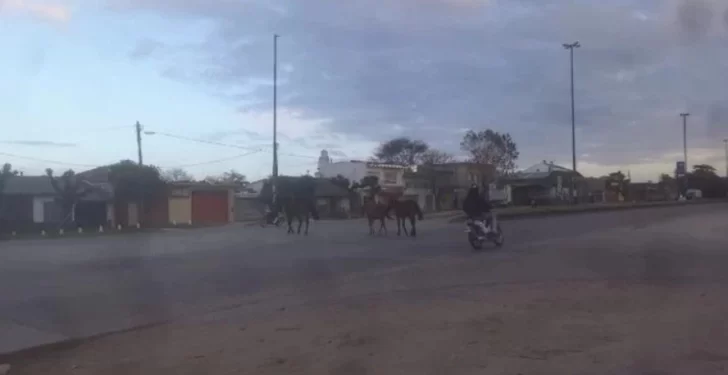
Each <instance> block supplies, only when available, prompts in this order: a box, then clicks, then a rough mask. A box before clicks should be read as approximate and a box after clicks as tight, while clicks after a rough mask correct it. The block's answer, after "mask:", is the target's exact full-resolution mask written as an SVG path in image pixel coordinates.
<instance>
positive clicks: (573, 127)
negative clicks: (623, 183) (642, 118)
mask: <svg viewBox="0 0 728 375" xmlns="http://www.w3.org/2000/svg"><path fill="white" fill-rule="evenodd" d="M563 46H564V48H565V49H567V50H569V61H570V62H571V65H570V67H571V168H572V170H573V171H574V173H576V110H575V108H574V49H575V48H579V47H581V44H579V42H578V41H576V42H574V43H564V44H563ZM571 194H572V195H573V196H574V199H576V185H575V183H574V179H573V178H572V180H571Z"/></svg>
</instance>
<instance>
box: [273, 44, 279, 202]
mask: <svg viewBox="0 0 728 375" xmlns="http://www.w3.org/2000/svg"><path fill="white" fill-rule="evenodd" d="M278 38H279V36H278V34H275V35H273V180H274V181H275V180H276V179H277V178H278ZM273 186H274V188H273V189H274V191H275V183H274V184H273Z"/></svg>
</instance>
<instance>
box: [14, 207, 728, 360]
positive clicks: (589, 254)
mask: <svg viewBox="0 0 728 375" xmlns="http://www.w3.org/2000/svg"><path fill="white" fill-rule="evenodd" d="M726 219H728V205H725V204H716V205H700V206H689V207H671V208H657V209H641V210H634V211H618V212H606V213H593V214H578V215H570V216H558V217H544V218H534V219H524V220H516V221H508V222H504V223H503V227H504V231H505V235H506V247H505V248H504V249H503V250H500V251H498V252H487V253H485V254H474V253H473V252H472V251H471V250H470V249H469V246H468V244H467V242H466V238H465V235H464V233H462V229H463V228H462V226H461V225H456V224H455V225H454V224H447V223H446V221H445V220H429V221H428V220H425V221H423V222H421V223H420V228H419V236H418V238H416V239H412V238H404V237H397V236H396V235H395V234H394V232H395V231H393V230H391V228H390V234H389V236H386V237H375V238H372V237H370V236H368V235H367V233H368V229H367V228H366V225H365V224H364V222H362V221H322V222H316V223H314V224H312V226H311V234H310V236H308V237H303V236H290V235H286V234H285V229H282V228H265V229H261V228H259V227H246V226H243V225H233V226H228V227H223V228H209V229H198V230H179V231H167V232H164V233H147V234H139V235H130V236H110V237H98V238H91V239H63V240H37V241H16V242H2V243H0V249H1V250H0V353H3V352H11V351H16V350H18V349H22V348H25V347H31V346H35V345H38V344H42V343H47V342H53V341H58V340H64V339H67V338H73V337H84V336H90V335H95V334H98V333H103V332H109V331H117V330H122V329H127V328H132V327H135V326H139V325H144V324H148V323H154V322H163V321H170V320H173V319H180V318H184V317H192V316H198V315H200V314H208V315H209V316H212V317H217V318H224V317H225V316H226V314H233V315H234V314H238V312H236V311H235V307H236V306H239V305H240V302H239V301H242V300H246V298H257V297H256V296H261V295H266V294H267V295H276V293H277V295H278V296H280V298H279V299H271V300H269V302H270V301H273V302H272V303H275V304H282V303H284V302H283V301H285V303H307V302H310V301H314V300H326V299H330V298H332V296H341V297H345V296H346V295H357V294H358V295H361V294H367V293H369V294H376V293H384V292H389V291H392V290H397V289H398V288H400V287H403V288H404V287H406V288H410V289H411V288H415V289H416V288H428V287H432V288H436V287H439V286H442V285H468V284H488V283H524V282H537V281H539V280H546V279H554V278H556V277H557V276H558V278H563V279H565V280H571V279H573V280H580V279H614V280H645V279H647V280H655V281H659V280H662V278H664V277H668V276H669V277H679V278H682V279H684V280H693V279H698V278H706V279H710V280H713V281H715V282H722V281H723V280H724V276H723V275H724V273H725V272H724V270H725V269H726V268H728V256H726V255H725V254H724V253H723V252H722V251H719V250H718V249H723V250H724V249H728V237H726V236H725V233H726V230H728V226H727V225H726V223H727V222H728V220H726ZM716 223H718V224H716ZM391 226H392V225H391V224H390V227H391ZM615 236H617V237H619V238H616V237H615ZM666 239H670V242H669V246H670V247H668V248H665V250H664V251H666V252H669V253H670V254H672V255H674V257H673V258H672V260H671V261H670V262H668V263H665V264H662V263H660V262H665V260H664V259H663V258H661V257H660V256H658V255H655V254H653V253H651V252H648V253H645V254H641V255H640V256H643V257H645V259H650V258H649V257H651V256H652V257H653V258H654V259H655V262H653V263H649V262H648V263H644V262H643V263H634V262H632V261H631V260H630V259H632V258H630V257H623V256H621V255H619V254H618V253H615V252H614V251H613V250H614V249H612V244H611V243H610V241H612V240H614V243H615V244H616V243H622V244H623V243H632V244H633V245H634V246H638V248H639V246H648V245H649V244H651V243H653V242H659V243H660V244H661V246H663V245H664V246H667V244H668V242H665V241H666ZM577 240H578V241H581V242H578V244H576V243H573V242H570V241H577ZM645 248H647V247H645ZM650 249H652V250H650V251H658V252H659V251H660V250H659V249H657V250H654V249H653V248H652V247H650ZM561 256H568V257H569V258H568V259H569V261H568V262H565V261H564V258H560V257H561ZM676 259H677V260H679V261H680V262H679V263H677V264H676V263H673V262H674V261H675V260H676ZM706 259H707V261H706ZM448 262H465V263H464V265H463V266H462V267H465V268H466V269H467V270H469V271H474V270H475V271H476V272H465V271H463V272H459V271H458V272H456V271H452V272H449V271H448V267H447V266H446V265H447V264H449V263H448ZM520 262H523V267H520V268H512V267H511V268H503V269H500V268H498V267H499V265H502V264H504V263H508V264H520ZM433 264H434V265H438V264H442V265H443V266H442V267H440V268H439V269H441V272H438V273H437V274H434V273H431V272H428V273H424V274H423V273H418V272H415V271H412V272H409V271H408V272H406V273H405V276H404V279H403V278H402V277H403V276H402V274H401V272H400V273H398V274H397V275H398V276H397V277H398V278H397V279H396V280H395V279H392V278H389V277H388V276H387V275H391V273H392V272H397V271H398V270H404V269H415V270H416V269H417V267H418V266H422V267H427V265H430V266H432V265H433ZM585 265H586V266H585ZM468 267H470V268H468ZM473 267H474V268H473ZM436 269H438V268H437V267H436ZM481 270H482V271H481ZM504 270H507V271H504ZM357 280H358V281H357ZM211 312H217V313H214V314H210V313H211Z"/></svg>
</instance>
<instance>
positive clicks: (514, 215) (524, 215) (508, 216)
mask: <svg viewBox="0 0 728 375" xmlns="http://www.w3.org/2000/svg"><path fill="white" fill-rule="evenodd" d="M719 203H728V200H726V199H708V200H699V201H693V202H667V203H666V202H660V203H637V204H615V205H611V206H596V207H594V206H591V207H590V206H586V205H584V206H582V207H580V208H578V209H568V208H563V209H555V210H549V209H545V210H542V211H530V212H529V211H526V212H510V213H509V212H501V213H499V212H498V209H495V210H494V212H495V213H496V214H497V215H498V219H499V220H518V219H529V218H537V217H544V216H562V215H577V214H588V213H596V212H611V211H620V210H639V209H645V208H669V207H679V206H693V205H704V204H719ZM465 220H466V217H465V216H464V215H458V216H457V217H454V218H452V219H450V220H449V221H448V222H449V223H463V222H465Z"/></svg>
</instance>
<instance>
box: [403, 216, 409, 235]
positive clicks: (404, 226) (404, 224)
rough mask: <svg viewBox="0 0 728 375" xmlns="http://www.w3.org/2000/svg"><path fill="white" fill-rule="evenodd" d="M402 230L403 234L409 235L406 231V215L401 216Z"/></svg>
mask: <svg viewBox="0 0 728 375" xmlns="http://www.w3.org/2000/svg"><path fill="white" fill-rule="evenodd" d="M402 230H403V231H404V235H405V236H409V235H410V234H409V233H408V232H407V217H403V218H402Z"/></svg>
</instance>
